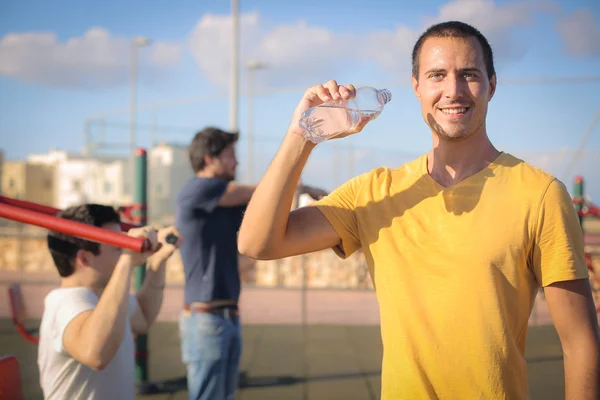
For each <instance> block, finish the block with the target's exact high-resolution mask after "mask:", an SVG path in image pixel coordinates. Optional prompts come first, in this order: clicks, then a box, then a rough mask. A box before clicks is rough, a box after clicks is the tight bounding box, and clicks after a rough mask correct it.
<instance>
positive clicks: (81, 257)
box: [74, 249, 90, 267]
mask: <svg viewBox="0 0 600 400" xmlns="http://www.w3.org/2000/svg"><path fill="white" fill-rule="evenodd" d="M89 257H90V254H89V252H87V251H85V250H81V249H80V250H77V253H76V254H75V260H74V261H75V265H74V266H76V265H77V264H79V265H83V266H86V267H88V266H89V265H90V258H89Z"/></svg>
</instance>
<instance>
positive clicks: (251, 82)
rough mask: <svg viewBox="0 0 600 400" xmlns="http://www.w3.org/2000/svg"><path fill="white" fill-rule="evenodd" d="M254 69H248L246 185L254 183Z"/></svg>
mask: <svg viewBox="0 0 600 400" xmlns="http://www.w3.org/2000/svg"><path fill="white" fill-rule="evenodd" d="M253 92H254V68H251V67H249V68H248V133H247V135H248V139H247V140H248V183H249V184H252V183H253V182H254V99H253V98H252V97H253V95H254V94H253Z"/></svg>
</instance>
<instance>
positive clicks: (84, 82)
mask: <svg viewBox="0 0 600 400" xmlns="http://www.w3.org/2000/svg"><path fill="white" fill-rule="evenodd" d="M130 43H131V39H130V38H125V37H115V36H111V34H110V33H109V32H108V31H107V30H106V29H103V28H91V29H89V30H88V31H87V32H85V34H84V35H83V36H80V37H73V38H70V39H68V40H66V41H65V42H59V41H58V39H57V37H56V35H55V34H54V33H45V32H38V33H9V34H6V35H5V36H4V37H2V38H0V74H2V75H6V76H10V77H13V78H16V79H18V80H21V81H25V82H33V83H40V84H46V85H51V86H60V87H86V88H97V87H106V86H111V85H118V84H123V83H126V82H128V79H129V66H130V54H131V51H130ZM180 54H181V46H180V45H178V44H173V43H166V42H156V43H153V44H151V45H150V46H148V48H146V49H143V50H141V51H140V52H139V60H140V65H141V66H144V67H148V68H149V69H150V70H151V71H152V72H153V73H155V72H160V71H162V70H165V69H167V68H170V67H172V66H173V65H175V64H176V63H177V62H178V60H179V58H180Z"/></svg>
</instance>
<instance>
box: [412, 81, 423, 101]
mask: <svg viewBox="0 0 600 400" xmlns="http://www.w3.org/2000/svg"><path fill="white" fill-rule="evenodd" d="M412 88H413V92H414V93H415V96H417V99H419V100H421V94H420V93H419V80H418V79H417V78H416V77H415V76H414V75H413V76H412Z"/></svg>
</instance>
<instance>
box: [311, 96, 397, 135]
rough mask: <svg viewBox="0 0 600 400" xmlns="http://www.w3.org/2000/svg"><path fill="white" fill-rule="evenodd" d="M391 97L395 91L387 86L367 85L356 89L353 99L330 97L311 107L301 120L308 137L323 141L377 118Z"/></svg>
mask: <svg viewBox="0 0 600 400" xmlns="http://www.w3.org/2000/svg"><path fill="white" fill-rule="evenodd" d="M391 99H392V93H391V92H390V91H389V90H387V89H375V88H372V87H370V86H363V87H360V88H357V89H356V96H355V97H354V98H352V99H350V100H335V101H329V102H327V103H323V104H321V105H319V106H316V107H311V108H309V109H308V110H306V111H304V112H303V113H302V117H301V118H300V121H299V124H300V127H301V128H302V129H304V137H305V138H306V139H308V140H310V141H311V142H313V143H315V144H316V143H321V142H324V141H326V140H329V139H331V138H334V137H336V136H338V135H342V134H344V133H346V132H350V131H352V130H353V129H355V128H356V127H357V126H364V125H366V124H367V123H368V122H369V121H372V120H374V119H375V118H377V117H378V116H379V115H380V114H381V112H382V111H383V106H385V105H386V104H387V103H388V102H389V101H390V100H391Z"/></svg>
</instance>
